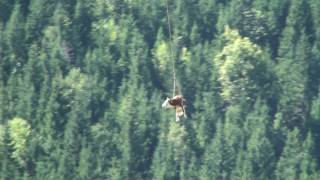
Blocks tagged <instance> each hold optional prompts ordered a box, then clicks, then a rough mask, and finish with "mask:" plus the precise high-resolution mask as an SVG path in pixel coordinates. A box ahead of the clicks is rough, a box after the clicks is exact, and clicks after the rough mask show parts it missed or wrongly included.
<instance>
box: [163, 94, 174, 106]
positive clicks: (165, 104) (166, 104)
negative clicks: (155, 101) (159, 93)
mask: <svg viewBox="0 0 320 180" xmlns="http://www.w3.org/2000/svg"><path fill="white" fill-rule="evenodd" d="M169 101H170V98H169V97H167V99H166V100H165V101H164V102H163V103H162V107H163V108H174V106H172V105H171V104H170V103H169Z"/></svg>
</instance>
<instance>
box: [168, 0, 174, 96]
mask: <svg viewBox="0 0 320 180" xmlns="http://www.w3.org/2000/svg"><path fill="white" fill-rule="evenodd" d="M166 7H167V22H168V30H169V38H170V41H169V47H170V57H171V58H172V57H173V50H172V33H171V25H170V15H169V4H168V0H166ZM172 75H173V93H172V97H174V95H175V92H176V71H175V63H174V59H172Z"/></svg>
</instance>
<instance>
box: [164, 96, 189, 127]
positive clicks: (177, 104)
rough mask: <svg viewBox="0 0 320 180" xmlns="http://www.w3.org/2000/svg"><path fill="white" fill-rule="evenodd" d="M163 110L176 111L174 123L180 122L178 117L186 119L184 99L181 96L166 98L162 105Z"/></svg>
mask: <svg viewBox="0 0 320 180" xmlns="http://www.w3.org/2000/svg"><path fill="white" fill-rule="evenodd" d="M162 107H163V108H167V109H169V108H170V109H176V121H177V122H178V121H180V117H182V116H183V117H185V118H186V117H187V116H186V111H185V99H183V97H182V96H181V95H177V96H174V97H173V98H169V97H167V99H166V100H165V101H164V102H163V103H162Z"/></svg>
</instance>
